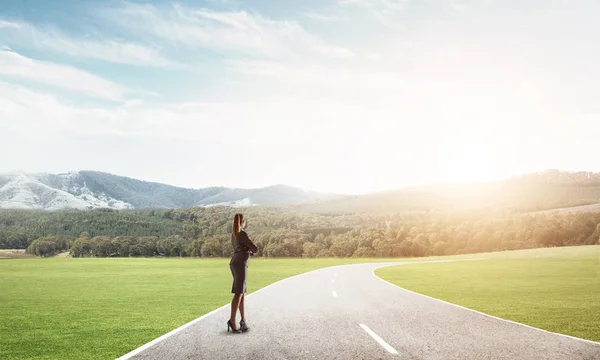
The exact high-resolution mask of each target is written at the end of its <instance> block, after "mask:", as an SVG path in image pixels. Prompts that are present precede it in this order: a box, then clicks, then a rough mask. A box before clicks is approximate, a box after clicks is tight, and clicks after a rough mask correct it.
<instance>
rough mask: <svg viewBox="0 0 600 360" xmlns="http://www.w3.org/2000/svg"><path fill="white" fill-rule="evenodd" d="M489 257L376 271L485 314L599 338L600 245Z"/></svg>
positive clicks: (581, 336)
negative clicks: (481, 259)
mask: <svg viewBox="0 0 600 360" xmlns="http://www.w3.org/2000/svg"><path fill="white" fill-rule="evenodd" d="M489 255H490V256H489V257H490V259H488V260H485V261H464V262H453V263H438V264H416V265H411V266H394V267H386V268H381V269H378V270H376V271H375V274H376V275H377V276H379V277H381V278H383V279H385V280H387V281H389V282H391V283H394V284H396V285H398V286H401V287H403V288H405V289H408V290H412V291H415V292H418V293H421V294H425V295H428V296H431V297H434V298H438V299H441V300H445V301H448V302H451V303H454V304H458V305H462V306H465V307H468V308H470V309H474V310H478V311H481V312H484V313H486V314H490V315H494V316H497V317H500V318H503V319H508V320H513V321H517V322H520V323H524V324H527V325H531V326H534V327H537V328H540V329H544V330H548V331H552V332H558V333H562V334H567V335H571V336H576V337H580V338H584V339H588V340H594V341H600V246H582V247H573V248H554V249H536V250H527V251H516V252H506V253H496V254H489ZM482 256H486V255H482Z"/></svg>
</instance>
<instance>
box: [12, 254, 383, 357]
mask: <svg viewBox="0 0 600 360" xmlns="http://www.w3.org/2000/svg"><path fill="white" fill-rule="evenodd" d="M362 261H364V260H359V259H310V260H304V259H276V260H269V259H251V261H250V274H249V279H248V287H249V289H248V291H249V292H252V291H255V290H258V289H259V288H262V287H264V286H266V285H269V284H271V283H273V282H275V281H277V280H281V279H284V278H286V277H289V276H292V275H296V274H300V273H303V272H306V271H310V270H314V269H318V268H322V267H327V266H332V265H338V264H347V263H356V262H362ZM378 261H382V260H378ZM228 262H229V260H228V259H151V258H150V259H134V258H128V259H71V258H63V259H58V258H50V259H39V258H36V259H5V260H1V261H0V288H1V291H0V303H1V304H2V316H1V317H0V334H1V336H0V358H2V359H114V358H115V357H118V356H120V355H123V354H125V353H127V352H129V351H131V350H133V349H135V348H137V347H139V346H140V345H143V344H145V343H147V342H148V341H150V340H152V339H154V338H157V337H159V336H161V335H163V334H165V333H167V332H169V331H171V330H173V329H174V328H177V327H179V326H181V325H183V324H185V323H187V322H189V321H191V320H193V319H195V318H197V317H199V316H201V315H203V314H205V313H208V312H210V311H212V310H214V309H216V308H218V307H221V306H222V305H224V304H226V303H228V302H230V301H231V294H230V291H231V272H230V271H229V265H228Z"/></svg>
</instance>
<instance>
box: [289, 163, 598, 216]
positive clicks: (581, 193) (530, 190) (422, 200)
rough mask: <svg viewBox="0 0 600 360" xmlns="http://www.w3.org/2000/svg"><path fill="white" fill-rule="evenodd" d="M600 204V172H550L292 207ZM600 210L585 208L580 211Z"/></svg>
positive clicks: (382, 209) (388, 209) (525, 208)
mask: <svg viewBox="0 0 600 360" xmlns="http://www.w3.org/2000/svg"><path fill="white" fill-rule="evenodd" d="M599 203H600V173H592V172H563V171H558V170H547V171H544V172H539V173H532V174H526V175H523V176H519V177H514V178H510V179H505V180H498V181H489V182H479V183H459V184H438V185H426V186H414V187H407V188H403V189H398V190H391V191H384V192H378V193H372V194H366V195H358V196H340V197H337V198H325V199H318V200H315V201H307V202H304V203H301V204H295V205H292V208H293V209H294V210H295V211H303V212H313V213H348V212H375V213H394V212H404V211H429V210H434V209H439V210H444V211H453V210H474V209H477V210H481V209H491V210H511V211H517V212H531V211H541V210H549V209H558V208H567V207H575V206H580V205H588V204H599ZM593 209H600V207H597V206H587V207H582V208H581V209H580V210H581V211H593Z"/></svg>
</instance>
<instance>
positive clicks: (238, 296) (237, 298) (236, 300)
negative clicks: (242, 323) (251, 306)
mask: <svg viewBox="0 0 600 360" xmlns="http://www.w3.org/2000/svg"><path fill="white" fill-rule="evenodd" d="M242 295H243V294H235V295H233V299H232V300H231V317H230V318H229V320H231V325H232V326H233V329H234V330H237V329H238V328H237V327H236V326H235V316H236V315H237V311H238V309H239V307H240V300H241V299H242Z"/></svg>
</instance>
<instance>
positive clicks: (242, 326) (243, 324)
mask: <svg viewBox="0 0 600 360" xmlns="http://www.w3.org/2000/svg"><path fill="white" fill-rule="evenodd" d="M240 330H242V332H246V331H248V330H250V328H249V327H248V325H246V322H245V321H244V320H241V321H240Z"/></svg>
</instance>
